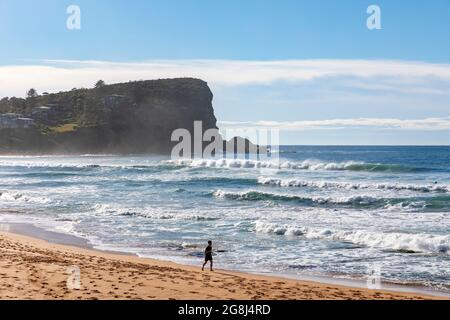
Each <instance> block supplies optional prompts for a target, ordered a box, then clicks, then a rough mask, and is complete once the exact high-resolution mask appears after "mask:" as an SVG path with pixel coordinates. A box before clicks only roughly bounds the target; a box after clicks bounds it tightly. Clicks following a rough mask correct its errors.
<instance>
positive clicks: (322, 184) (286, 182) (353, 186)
mask: <svg viewBox="0 0 450 320" xmlns="http://www.w3.org/2000/svg"><path fill="white" fill-rule="evenodd" d="M258 183H259V184H262V185H274V186H280V187H306V188H317V189H328V188H338V189H347V190H361V189H377V190H397V191H399V190H409V191H416V192H423V193H428V192H441V193H448V192H450V186H448V185H438V184H433V185H419V184H392V183H371V184H364V183H354V182H336V181H307V180H298V179H278V178H271V177H259V178H258Z"/></svg>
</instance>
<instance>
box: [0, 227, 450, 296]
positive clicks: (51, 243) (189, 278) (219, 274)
mask: <svg viewBox="0 0 450 320" xmlns="http://www.w3.org/2000/svg"><path fill="white" fill-rule="evenodd" d="M0 238H2V241H1V243H2V246H1V248H0V250H1V251H0V252H1V253H2V254H3V256H5V252H4V251H6V253H7V254H8V252H9V251H10V249H9V246H6V247H5V245H4V244H5V242H9V243H10V244H12V246H13V247H19V248H22V250H19V251H18V252H16V253H15V258H16V259H17V257H21V256H23V257H25V256H29V255H30V254H31V255H32V256H34V255H35V254H36V252H39V253H41V254H43V255H44V256H46V257H51V258H50V259H49V260H48V258H45V259H43V260H44V261H47V260H48V261H47V262H51V263H50V265H47V264H45V262H44V265H42V261H39V259H38V260H37V262H36V263H31V264H28V265H27V266H26V267H25V270H23V267H19V266H17V267H18V268H19V270H17V269H16V270H14V273H15V274H18V273H19V274H20V273H22V272H23V273H28V274H30V273H32V272H33V270H34V271H35V270H36V269H40V268H43V270H45V272H46V273H48V272H49V271H50V270H52V269H53V271H52V272H53V278H55V279H60V281H59V282H58V284H57V285H55V284H53V285H52V286H50V287H49V288H46V285H45V284H47V285H49V284H50V282H51V281H49V280H48V279H45V277H44V279H42V277H37V278H33V279H32V280H31V279H30V277H29V276H28V278H27V277H25V278H27V279H28V280H30V281H31V282H32V283H39V282H40V281H42V283H43V284H44V285H43V286H42V285H41V288H40V289H38V290H34V291H32V292H34V293H33V294H32V295H31V296H30V295H29V294H27V293H26V292H17V291H14V290H13V292H9V291H8V290H6V293H5V290H0V297H1V298H2V299H5V298H6V299H23V298H26V299H40V298H43V299H198V300H202V299H213V300H217V299H251V300H253V299H268V300H270V299H279V300H287V299H333V300H334V299H381V300H385V299H396V300H397V299H450V295H447V294H446V293H441V292H433V291H431V292H428V291H427V290H421V289H420V288H414V287H410V286H407V285H401V286H400V285H387V286H385V287H382V289H380V290H371V289H367V288H366V287H365V286H363V283H365V282H363V281H356V280H355V281H353V280H342V279H334V278H327V277H304V278H300V277H297V278H293V277H289V275H287V274H286V275H285V274H281V275H280V274H266V273H244V272H237V271H231V270H220V269H217V270H215V271H214V272H209V271H205V272H201V269H200V267H198V266H191V265H184V264H178V263H175V262H170V261H164V260H157V259H149V258H140V257H138V256H136V255H133V254H131V253H126V252H115V251H114V252H111V251H102V250H97V249H95V248H93V246H92V245H91V244H90V243H89V241H88V240H86V239H83V238H79V237H76V236H71V235H67V234H63V233H58V232H53V231H47V230H44V229H41V228H39V227H36V226H33V225H31V224H24V223H1V224H0ZM61 242H62V243H61ZM23 248H25V249H23ZM21 251H25V252H21ZM58 255H62V256H61V257H60V258H58V257H57V256H58ZM23 257H22V259H23ZM68 258H70V259H68ZM28 260H29V257H27V258H25V261H28ZM32 260H33V259H32ZM52 260H54V261H52ZM67 260H72V262H73V263H68V261H67ZM93 260H97V261H98V262H100V264H103V265H102V268H99V269H97V268H95V264H94V265H92V264H90V263H86V261H91V262H92V261H93ZM4 263H5V262H4V261H2V262H0V270H2V271H3V270H5V268H4V266H3V264H4ZM105 263H106V264H105ZM6 264H7V266H8V268H7V269H9V268H11V265H12V264H13V263H12V261H6ZM56 265H58V269H59V271H55V266H56ZM64 265H65V266H64ZM70 265H80V267H79V269H80V272H81V279H82V283H83V287H84V286H85V283H86V281H85V280H84V279H85V278H86V277H87V278H88V279H92V280H90V281H89V282H88V285H87V287H88V288H84V289H83V288H82V289H80V290H68V289H67V288H65V287H66V286H65V281H64V279H66V278H67V277H68V275H67V270H65V269H64V267H65V268H66V269H67V268H68V267H70ZM121 265H129V268H126V267H125V268H123V267H118V268H115V267H113V268H111V266H116V267H117V266H121ZM130 268H131V269H135V270H134V271H132V272H131V274H130V270H129V269H130ZM48 269H50V270H48ZM115 269H117V270H115ZM147 269H148V270H153V272H150V274H147V273H148V272H146V270H147ZM112 270H114V271H116V272H111V271H112ZM154 270H157V272H156V273H155V272H154ZM167 270H169V271H174V270H176V272H175V273H177V274H179V276H177V277H173V276H172V272H170V273H167V272H166V271H167ZM11 271H12V270H11ZM100 271H102V272H100ZM127 274H128V277H127ZM136 274H140V275H141V276H147V279H146V281H140V282H138V281H137V280H139V277H136ZM151 275H153V276H154V277H151ZM48 276H49V277H50V278H52V277H51V273H49V274H48ZM149 276H150V277H149ZM6 277H8V276H6ZM105 277H107V278H110V279H109V282H111V283H113V284H114V283H115V287H114V290H112V291H111V290H109V291H105V290H106V287H105V283H102V284H101V285H100V284H96V283H97V282H98V281H99V280H102V279H104V278H105ZM17 278H19V280H20V281H23V279H20V277H17ZM17 278H16V280H17ZM212 278H215V279H212ZM237 278H238V279H239V281H233V282H230V280H233V279H237ZM0 279H3V280H4V279H5V274H4V273H2V274H1V277H0ZM61 279H62V280H61ZM180 279H181V280H180ZM125 280H128V282H129V283H128V284H127V285H125V284H124V285H121V283H126V281H125ZM205 280H207V281H206V282H207V284H205ZM211 280H212V281H211ZM0 281H1V282H0V289H2V287H3V286H4V283H2V282H4V281H2V280H0ZM106 281H108V280H106ZM25 282H26V281H25ZM100 282H101V281H100ZM135 282H136V283H135ZM168 283H169V286H168V287H165V286H167V284H168ZM243 283H247V285H246V286H243V285H242V284H243ZM90 284H92V286H93V287H92V288H89V287H90ZM132 284H134V286H132V288H129V286H130V285H132ZM28 285H30V283H28ZM259 286H260V287H259ZM26 287H27V284H25V285H24V286H23V287H22V288H26ZM138 287H142V288H140V289H143V288H146V289H147V290H140V291H138V290H137V289H138ZM174 287H176V289H175V288H174ZM192 287H198V289H199V290H198V291H195V290H192ZM258 287H259V288H260V289H261V290H256V289H257V288H258ZM94 288H95V289H94ZM99 288H103V290H99ZM126 289H128V291H123V290H126ZM47 290H48V291H47ZM121 290H122V291H123V294H120V291H121ZM255 290H256V291H255ZM86 291H87V292H86ZM171 291H176V293H173V294H172V296H169V295H167V293H170V292H171ZM46 292H50V293H55V294H56V292H58V294H57V295H49V294H48V293H46ZM8 293H9V294H8ZM219 293H220V295H217V294H219Z"/></svg>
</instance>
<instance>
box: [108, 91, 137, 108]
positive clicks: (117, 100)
mask: <svg viewBox="0 0 450 320" xmlns="http://www.w3.org/2000/svg"><path fill="white" fill-rule="evenodd" d="M102 102H103V104H104V105H105V106H106V107H108V108H114V107H117V106H120V105H123V104H126V103H129V102H130V99H129V98H128V97H127V96H123V95H119V94H112V95H109V96H105V97H103V98H102Z"/></svg>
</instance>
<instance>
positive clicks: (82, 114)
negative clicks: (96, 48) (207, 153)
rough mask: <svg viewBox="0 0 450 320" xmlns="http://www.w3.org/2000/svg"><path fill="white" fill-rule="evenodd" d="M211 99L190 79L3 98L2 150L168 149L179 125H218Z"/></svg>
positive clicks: (135, 151) (163, 151) (206, 90)
mask: <svg viewBox="0 0 450 320" xmlns="http://www.w3.org/2000/svg"><path fill="white" fill-rule="evenodd" d="M212 99H213V94H212V92H211V90H210V89H209V87H208V85H207V83H206V82H204V81H202V80H199V79H192V78H180V79H164V80H149V81H136V82H128V83H119V84H112V85H101V86H96V88H94V89H73V90H71V91H68V92H60V93H55V94H44V95H40V96H32V97H29V98H27V99H20V98H9V99H8V98H3V99H2V100H0V154H83V153H91V154H105V153H106V154H140V153H156V154H168V153H170V151H171V149H172V147H173V145H174V144H175V142H171V134H172V132H173V131H174V130H175V129H178V128H185V129H187V130H189V131H190V132H193V124H194V121H202V126H203V128H202V129H203V131H206V130H207V129H211V128H217V127H216V117H215V116H214V110H213V107H212Z"/></svg>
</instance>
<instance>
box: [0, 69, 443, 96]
mask: <svg viewBox="0 0 450 320" xmlns="http://www.w3.org/2000/svg"><path fill="white" fill-rule="evenodd" d="M174 77H196V78H201V79H203V80H205V81H207V82H209V83H210V84H212V85H213V86H239V85H269V84H272V83H274V82H276V81H288V82H298V81H310V80H315V79H319V78H329V77H342V78H348V77H354V78H356V79H361V80H365V81H366V80H367V79H374V80H373V81H370V83H369V84H367V83H366V82H365V83H361V84H360V86H362V85H364V86H365V87H367V86H368V87H369V88H370V87H371V86H372V85H373V88H374V89H377V87H376V86H378V89H383V88H385V89H389V88H391V90H392V88H394V89H395V88H396V87H397V84H398V85H400V84H401V87H400V86H399V90H400V91H401V93H407V92H416V90H417V89H420V87H421V86H423V84H424V83H425V84H426V83H429V82H431V81H436V80H437V81H443V82H444V83H445V84H447V83H450V64H434V63H426V62H408V61H386V60H283V61H239V60H154V61H145V62H105V61H68V60H45V61H41V62H40V64H34V65H12V66H1V67H0V96H23V95H24V92H25V91H26V90H27V89H29V88H31V87H33V88H36V89H37V90H38V91H40V92H43V91H49V92H55V91H60V90H69V89H71V88H73V87H92V86H93V84H94V83H95V82H96V81H97V80H98V79H103V80H105V81H106V82H107V83H115V82H124V81H129V80H140V79H158V78H174ZM380 79H385V80H383V81H381V80H380ZM386 79H387V80H389V81H390V83H389V81H387V80H386ZM354 83H356V84H355V87H358V85H357V84H358V83H359V81H356V82H354ZM380 83H382V84H383V86H381V85H380ZM388 84H389V88H388V87H386V85H388ZM349 85H350V86H351V85H352V84H351V83H350V84H349ZM423 90H424V92H425V93H430V94H434V93H437V94H440V93H442V92H441V91H433V90H430V88H428V87H427V88H424V89H423Z"/></svg>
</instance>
